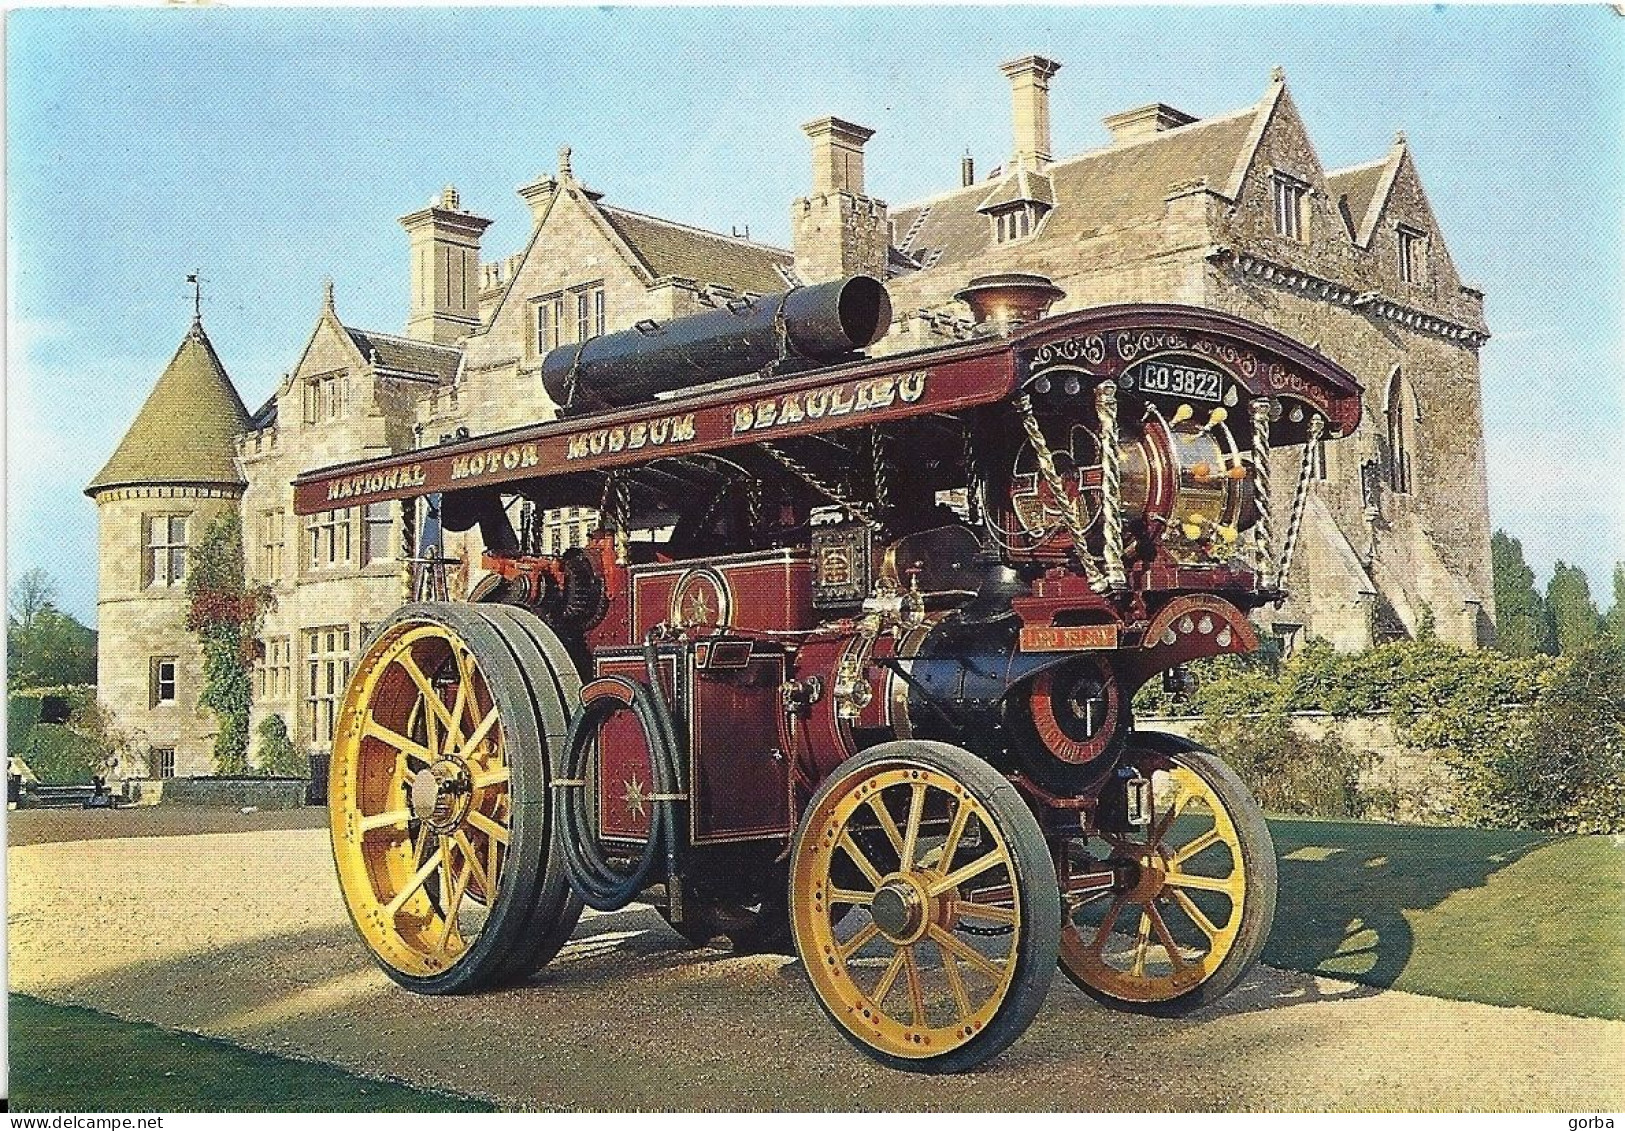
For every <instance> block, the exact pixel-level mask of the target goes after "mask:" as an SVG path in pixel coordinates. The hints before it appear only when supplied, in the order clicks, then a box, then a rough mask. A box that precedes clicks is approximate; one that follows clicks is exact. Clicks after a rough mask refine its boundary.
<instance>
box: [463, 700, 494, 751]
mask: <svg viewBox="0 0 1625 1131" xmlns="http://www.w3.org/2000/svg"><path fill="white" fill-rule="evenodd" d="M496 721H497V709H496V708H495V707H492V708H491V709H490V710H489V711H487V712H486V715H485V718H483V719H481V720H480V723H479V725H478V726H476V727H475V728H474V733H472V734H470V735H469V736H468V738H467V739H466V740H464V742H463V751H464V753H468V752H471V751H473V750H474V749H476V748H477V747H478V746H479V745H480V744H481V743H482V742H484V741H485V739H486V736H487V735H489V734H490V733H491V728H492V727H493V726H495V725H496Z"/></svg>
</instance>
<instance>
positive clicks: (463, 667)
mask: <svg viewBox="0 0 1625 1131" xmlns="http://www.w3.org/2000/svg"><path fill="white" fill-rule="evenodd" d="M451 658H452V660H453V661H455V663H456V664H457V698H456V700H455V701H454V702H453V703H452V705H451V717H452V720H453V721H454V722H455V723H456V726H457V742H458V745H460V746H465V747H466V746H471V745H473V744H472V743H470V742H466V741H464V740H463V712H464V711H466V710H468V694H469V692H471V691H473V690H474V668H473V666H472V665H471V664H470V663H469V655H468V653H467V652H465V651H463V649H461V648H459V647H457V646H456V645H453V646H452V649H451Z"/></svg>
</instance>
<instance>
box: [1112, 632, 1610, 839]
mask: <svg viewBox="0 0 1625 1131" xmlns="http://www.w3.org/2000/svg"><path fill="white" fill-rule="evenodd" d="M1192 669H1193V671H1194V672H1195V674H1196V675H1197V678H1198V680H1199V686H1198V689H1197V690H1196V691H1195V692H1194V693H1193V694H1192V695H1191V696H1190V697H1189V698H1188V699H1185V700H1176V699H1175V698H1174V697H1171V696H1169V695H1168V694H1167V693H1165V692H1163V691H1162V689H1161V687H1160V685H1159V684H1158V683H1156V682H1155V681H1154V682H1153V683H1152V684H1150V685H1148V686H1147V687H1146V688H1144V689H1143V690H1142V691H1141V692H1140V694H1139V695H1138V696H1137V697H1136V699H1135V711H1136V713H1137V714H1138V715H1140V716H1142V717H1143V716H1145V715H1157V714H1167V715H1199V716H1201V717H1202V719H1203V723H1202V725H1201V726H1200V728H1198V732H1197V737H1198V739H1199V740H1200V741H1204V742H1206V743H1207V744H1208V745H1210V746H1212V747H1213V748H1214V749H1215V750H1216V751H1218V752H1219V754H1220V755H1221V756H1222V757H1224V758H1225V759H1226V760H1227V761H1229V762H1231V763H1232V764H1233V765H1235V767H1236V769H1237V772H1238V773H1240V774H1241V775H1242V776H1243V778H1244V779H1246V780H1247V781H1248V783H1249V785H1251V786H1252V787H1253V788H1254V790H1255V791H1256V792H1257V793H1258V794H1259V796H1260V800H1261V801H1262V802H1263V803H1264V804H1265V805H1266V806H1268V807H1273V808H1275V809H1277V811H1282V812H1296V813H1308V814H1313V815H1317V816H1327V817H1341V816H1360V815H1380V812H1381V809H1382V804H1381V802H1382V801H1383V799H1382V798H1381V797H1379V796H1376V795H1375V794H1374V792H1373V793H1367V792H1362V790H1361V787H1360V785H1359V781H1360V771H1361V770H1362V769H1363V768H1364V763H1363V762H1362V760H1361V756H1360V755H1359V754H1358V753H1357V752H1351V751H1350V750H1348V749H1347V748H1346V747H1344V746H1343V744H1341V743H1340V742H1339V741H1338V740H1337V738H1336V735H1335V734H1332V735H1328V736H1327V737H1326V738H1325V739H1321V740H1311V739H1305V738H1303V737H1301V736H1300V735H1296V734H1294V732H1293V730H1292V728H1291V727H1290V726H1289V725H1288V716H1290V715H1291V714H1292V713H1294V712H1305V711H1320V712H1326V713H1329V714H1331V715H1333V716H1335V717H1339V718H1349V717H1353V716H1356V715H1362V714H1370V713H1384V712H1385V713H1387V715H1388V716H1389V719H1390V720H1391V721H1392V723H1393V725H1394V730H1395V732H1396V734H1398V736H1399V737H1400V739H1401V741H1403V742H1404V743H1405V744H1406V745H1407V746H1408V747H1411V748H1413V749H1416V750H1425V751H1433V752H1436V754H1437V756H1438V758H1439V759H1440V761H1441V762H1442V764H1443V766H1444V768H1445V769H1446V770H1447V771H1448V773H1449V775H1450V777H1451V778H1452V779H1453V782H1454V785H1455V787H1456V789H1455V791H1454V792H1455V794H1456V796H1455V797H1454V798H1453V799H1452V800H1451V802H1450V807H1449V809H1448V810H1447V811H1445V812H1442V813H1440V814H1439V816H1440V817H1441V818H1443V819H1444V820H1447V821H1450V822H1452V823H1458V824H1480V825H1494V826H1500V827H1513V828H1537V829H1549V830H1553V831H1563V832H1625V641H1621V640H1620V639H1617V638H1615V637H1612V636H1602V637H1599V638H1597V639H1594V640H1593V641H1591V642H1590V643H1589V644H1587V645H1585V646H1584V647H1582V648H1580V649H1579V650H1577V651H1576V652H1574V653H1573V654H1570V655H1564V656H1546V655H1538V654H1537V655H1532V656H1509V655H1506V654H1504V653H1501V652H1497V651H1493V650H1488V649H1483V650H1478V651H1471V652H1469V651H1465V650H1463V649H1460V648H1456V647H1454V646H1452V645H1449V644H1445V643H1443V642H1441V641H1439V640H1437V639H1433V638H1429V637H1424V638H1422V639H1419V640H1406V641H1397V642H1394V643H1389V644H1382V645H1379V646H1377V647H1374V648H1369V649H1367V650H1365V651H1363V652H1355V653H1340V652H1336V651H1333V650H1332V648H1331V647H1330V646H1329V645H1328V644H1325V643H1324V642H1318V641H1317V642H1313V643H1311V644H1310V645H1309V646H1307V647H1306V648H1304V649H1302V650H1300V651H1299V652H1298V653H1296V654H1295V655H1293V656H1291V657H1290V658H1288V659H1286V660H1284V661H1279V662H1272V661H1271V660H1270V659H1268V658H1259V657H1241V658H1237V657H1222V658H1219V659H1215V660H1208V661H1203V662H1201V663H1198V664H1194V665H1192Z"/></svg>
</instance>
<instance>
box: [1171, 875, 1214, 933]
mask: <svg viewBox="0 0 1625 1131" xmlns="http://www.w3.org/2000/svg"><path fill="white" fill-rule="evenodd" d="M1168 894H1169V895H1171V896H1173V897H1174V902H1175V903H1177V904H1179V909H1180V910H1181V911H1183V912H1184V913H1185V914H1186V915H1188V916H1190V920H1191V922H1193V923H1195V924H1196V928H1197V930H1199V931H1201V932H1202V933H1203V934H1204V935H1206V936H1207V941H1208V942H1212V941H1213V940H1214V939H1215V938H1216V937H1218V934H1219V928H1218V927H1217V926H1216V925H1215V924H1214V922H1213V920H1212V919H1209V918H1208V917H1207V915H1205V914H1204V913H1203V911H1202V909H1201V908H1200V907H1198V906H1196V901H1195V900H1193V899H1192V898H1191V897H1190V896H1188V895H1186V894H1185V893H1184V892H1182V891H1180V890H1179V889H1178V888H1174V889H1173V890H1171V891H1170V892H1169V893H1168Z"/></svg>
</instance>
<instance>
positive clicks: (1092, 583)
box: [1015, 393, 1110, 593]
mask: <svg viewBox="0 0 1625 1131" xmlns="http://www.w3.org/2000/svg"><path fill="white" fill-rule="evenodd" d="M1015 404H1016V411H1017V412H1019V413H1020V414H1021V426H1022V428H1024V429H1026V431H1027V439H1029V440H1031V441H1032V445H1033V454H1034V455H1035V456H1037V457H1038V474H1039V475H1041V476H1043V478H1044V485H1045V486H1046V487H1048V488H1049V491H1050V494H1051V495H1053V496H1055V505H1056V506H1057V507H1058V508H1060V511H1061V521H1062V522H1063V523H1065V524H1066V529H1067V533H1068V534H1070V535H1071V536H1072V552H1073V553H1074V554H1076V555H1077V559H1078V564H1079V565H1080V566H1082V567H1083V576H1084V577H1085V578H1087V579H1088V581H1089V588H1091V589H1093V590H1094V591H1095V592H1096V593H1104V592H1106V590H1107V589H1108V588H1110V583H1109V582H1108V581H1107V580H1106V575H1105V574H1103V573H1101V572H1100V567H1099V566H1098V565H1096V564H1095V559H1094V557H1093V556H1092V555H1091V554H1090V553H1089V545H1088V543H1087V542H1085V541H1084V536H1085V533H1086V526H1085V523H1084V521H1083V515H1082V514H1080V513H1079V509H1080V504H1079V502H1078V499H1077V497H1076V496H1075V495H1073V494H1072V492H1070V491H1068V490H1067V489H1066V483H1065V482H1063V481H1062V479H1061V473H1060V472H1059V471H1058V470H1057V469H1056V467H1055V453H1054V452H1052V451H1050V446H1049V441H1048V440H1046V439H1045V438H1044V430H1043V429H1042V428H1040V427H1039V426H1038V417H1037V416H1035V415H1034V414H1033V402H1032V398H1031V397H1029V396H1027V394H1026V393H1023V394H1021V396H1019V397H1017V398H1016V401H1015Z"/></svg>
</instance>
